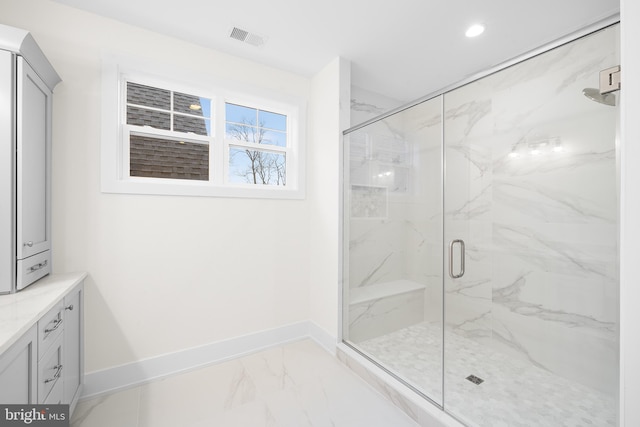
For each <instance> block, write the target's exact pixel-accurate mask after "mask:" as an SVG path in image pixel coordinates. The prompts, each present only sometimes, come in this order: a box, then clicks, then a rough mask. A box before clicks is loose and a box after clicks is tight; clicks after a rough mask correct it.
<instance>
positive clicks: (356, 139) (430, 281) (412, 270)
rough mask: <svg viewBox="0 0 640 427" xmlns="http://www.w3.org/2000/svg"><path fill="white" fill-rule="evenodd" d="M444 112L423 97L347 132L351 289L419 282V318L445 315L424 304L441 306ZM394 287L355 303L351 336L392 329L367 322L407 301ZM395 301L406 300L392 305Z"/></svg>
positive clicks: (414, 317) (415, 316)
mask: <svg viewBox="0 0 640 427" xmlns="http://www.w3.org/2000/svg"><path fill="white" fill-rule="evenodd" d="M439 117H440V103H439V102H435V101H434V102H431V103H425V104H423V105H421V106H417V107H414V108H412V109H411V110H408V111H407V112H403V113H400V114H397V115H394V116H392V117H389V118H387V119H385V120H382V121H380V122H377V123H375V124H372V125H370V126H368V127H366V128H365V129H362V130H359V131H356V132H354V133H352V134H350V135H349V138H348V140H349V146H350V150H349V161H350V168H349V173H350V179H349V185H350V191H351V197H350V204H351V205H350V208H349V211H350V212H349V215H350V217H349V220H348V222H347V223H348V230H347V234H348V236H349V249H348V252H349V261H348V262H349V268H348V271H349V277H348V281H349V286H348V290H349V291H350V293H351V296H353V295H355V293H356V292H357V291H358V289H359V288H363V287H371V286H375V285H379V284H381V283H383V284H389V283H397V282H398V281H410V282H412V283H414V284H420V285H422V286H423V287H424V288H423V289H422V290H421V291H420V292H419V293H417V294H418V295H420V298H423V299H424V304H420V305H419V306H413V308H412V309H414V310H417V309H419V310H420V313H414V314H413V315H412V316H410V317H409V318H410V319H412V321H413V322H421V321H423V320H425V318H427V319H429V320H436V319H438V318H439V316H441V314H440V313H441V309H440V308H438V311H437V312H433V311H426V310H424V306H426V305H429V306H436V307H440V306H441V300H442V294H441V277H440V273H441V269H442V267H441V265H442V258H441V247H442V245H441V241H442V236H441V231H440V230H441V223H442V213H441V190H440V187H441V179H442V178H441V172H440V169H441V152H440V150H441V148H440V142H441V138H440V132H441V124H440V120H439ZM393 288H394V286H390V287H387V289H386V290H385V291H384V292H382V293H381V294H379V296H378V297H376V298H372V299H370V300H369V301H367V303H366V304H358V306H357V307H352V308H351V309H350V310H349V314H348V317H349V322H350V323H349V329H350V330H351V332H352V336H351V338H352V339H354V340H358V338H359V337H363V338H364V337H366V338H371V337H373V336H377V335H380V334H382V333H385V332H391V331H382V330H380V331H370V332H363V329H364V330H366V329H369V327H374V326H375V325H376V324H379V319H380V317H381V316H386V315H388V313H389V312H392V311H396V312H397V311H402V310H403V307H404V309H408V307H407V306H406V305H405V304H404V302H403V301H404V300H403V299H402V298H395V296H396V294H394V292H395V291H394V289H393ZM414 292H415V291H414ZM394 301H397V303H395V304H396V305H398V304H400V305H398V306H397V307H396V306H393V307H391V306H390V304H392V303H394ZM436 301H437V302H436ZM425 316H426V317H425ZM409 318H408V319H409ZM431 318H433V319H431ZM405 323H406V322H405ZM406 326H409V324H402V325H398V327H406ZM356 330H357V331H358V333H357V334H356V333H353V332H354V331H356Z"/></svg>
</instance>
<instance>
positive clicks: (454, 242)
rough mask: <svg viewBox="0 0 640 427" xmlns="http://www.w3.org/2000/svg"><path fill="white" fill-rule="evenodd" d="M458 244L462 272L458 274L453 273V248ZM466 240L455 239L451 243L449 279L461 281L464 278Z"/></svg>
mask: <svg viewBox="0 0 640 427" xmlns="http://www.w3.org/2000/svg"><path fill="white" fill-rule="evenodd" d="M456 243H458V244H459V245H460V270H459V271H458V273H457V274H455V273H454V272H453V247H454V246H455V245H456ZM464 252H465V251H464V240H462V239H455V240H452V241H451V242H450V243H449V277H451V278H452V279H459V278H461V277H462V276H464Z"/></svg>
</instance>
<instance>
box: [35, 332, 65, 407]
mask: <svg viewBox="0 0 640 427" xmlns="http://www.w3.org/2000/svg"><path fill="white" fill-rule="evenodd" d="M62 369H63V366H62V335H59V336H58V338H57V339H56V340H55V341H54V342H53V344H52V345H51V346H50V348H49V350H48V351H47V352H46V353H45V354H44V356H42V358H41V359H40V361H39V362H38V402H44V401H45V400H46V399H47V397H48V396H49V393H50V392H51V390H52V389H53V388H54V386H55V385H56V384H57V383H60V385H62V380H61V378H62ZM61 390H62V388H61Z"/></svg>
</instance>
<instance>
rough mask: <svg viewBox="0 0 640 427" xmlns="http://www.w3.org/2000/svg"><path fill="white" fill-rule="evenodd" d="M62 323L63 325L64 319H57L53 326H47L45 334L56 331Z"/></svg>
mask: <svg viewBox="0 0 640 427" xmlns="http://www.w3.org/2000/svg"><path fill="white" fill-rule="evenodd" d="M60 325H62V319H56V320H54V321H53V328H47V329H45V330H44V332H45V334H50V333H51V332H53V331H55V330H56V329H58V328H59V327H60Z"/></svg>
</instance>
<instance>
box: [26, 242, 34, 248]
mask: <svg viewBox="0 0 640 427" xmlns="http://www.w3.org/2000/svg"><path fill="white" fill-rule="evenodd" d="M24 246H29V247H30V248H31V247H33V242H32V241H28V242H27V243H25V244H24Z"/></svg>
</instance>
